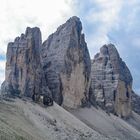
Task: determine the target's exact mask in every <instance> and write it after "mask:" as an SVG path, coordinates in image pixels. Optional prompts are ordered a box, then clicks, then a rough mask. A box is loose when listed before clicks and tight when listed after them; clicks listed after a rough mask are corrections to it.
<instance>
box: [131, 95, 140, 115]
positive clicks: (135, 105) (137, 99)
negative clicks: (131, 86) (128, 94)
mask: <svg viewBox="0 0 140 140" xmlns="http://www.w3.org/2000/svg"><path fill="white" fill-rule="evenodd" d="M132 109H133V110H134V111H135V112H136V113H138V114H139V115H140V96H139V95H137V94H136V93H135V92H132Z"/></svg>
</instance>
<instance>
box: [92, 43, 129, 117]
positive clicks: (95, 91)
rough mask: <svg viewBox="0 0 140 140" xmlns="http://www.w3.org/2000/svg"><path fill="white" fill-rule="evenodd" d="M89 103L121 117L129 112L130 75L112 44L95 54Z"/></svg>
mask: <svg viewBox="0 0 140 140" xmlns="http://www.w3.org/2000/svg"><path fill="white" fill-rule="evenodd" d="M90 88H91V92H90V100H91V103H92V102H95V101H96V103H97V104H98V105H99V106H101V107H102V108H105V109H107V111H109V112H114V113H115V114H117V115H119V116H121V117H127V116H129V115H130V114H131V93H132V76H131V73H130V71H129V69H128V68H127V66H126V64H125V63H124V62H123V61H122V59H121V58H120V56H119V53H118V51H117V50H116V48H115V46H114V45H112V44H109V45H104V46H103V47H102V48H101V49H100V53H98V54H97V55H95V58H94V60H93V61H92V69H91V87H90Z"/></svg>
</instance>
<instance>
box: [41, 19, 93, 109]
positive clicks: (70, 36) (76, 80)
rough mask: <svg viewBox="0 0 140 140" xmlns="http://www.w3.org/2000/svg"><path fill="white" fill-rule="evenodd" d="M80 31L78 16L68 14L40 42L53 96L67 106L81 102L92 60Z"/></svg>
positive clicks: (76, 105) (84, 93)
mask: <svg viewBox="0 0 140 140" xmlns="http://www.w3.org/2000/svg"><path fill="white" fill-rule="evenodd" d="M81 31H82V24H81V22H80V19H79V18H77V17H72V18H70V19H69V20H68V21H67V22H66V23H65V24H63V25H61V26H60V27H59V28H58V29H57V31H56V32H55V33H53V34H52V35H50V36H49V38H48V39H47V40H46V41H45V42H44V43H43V46H42V52H41V55H42V60H43V70H44V72H45V77H46V81H47V84H48V87H49V89H50V91H51V92H52V97H53V99H54V100H55V101H56V102H57V103H58V104H60V105H63V106H66V107H70V108H76V107H78V106H81V105H82V103H81V102H82V101H83V102H84V101H85V100H86V99H87V98H88V97H87V96H88V90H89V85H90V70H91V62H90V56H89V52H88V49H87V44H86V42H85V39H84V34H82V33H81Z"/></svg>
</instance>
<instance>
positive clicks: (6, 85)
mask: <svg viewBox="0 0 140 140" xmlns="http://www.w3.org/2000/svg"><path fill="white" fill-rule="evenodd" d="M41 45H42V39H41V32H40V29H39V28H37V27H35V28H29V27H28V28H27V29H26V32H25V34H21V36H20V37H17V38H16V39H15V41H14V42H11V43H9V44H8V48H7V58H6V60H7V62H6V75H5V77H6V78H5V81H4V82H3V84H2V87H1V90H2V91H1V92H2V94H12V95H20V96H22V95H25V96H29V97H31V96H32V95H33V94H40V93H42V92H49V90H48V88H47V87H46V83H45V81H44V80H45V77H43V76H44V74H43V70H42V66H41V59H40V47H41ZM43 86H45V90H46V91H45V90H44V88H43ZM46 94H47V93H46Z"/></svg>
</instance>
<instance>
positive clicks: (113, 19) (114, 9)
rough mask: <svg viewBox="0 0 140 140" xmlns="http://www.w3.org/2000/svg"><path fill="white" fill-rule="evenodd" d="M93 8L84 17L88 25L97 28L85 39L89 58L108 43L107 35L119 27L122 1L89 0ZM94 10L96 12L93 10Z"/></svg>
mask: <svg viewBox="0 0 140 140" xmlns="http://www.w3.org/2000/svg"><path fill="white" fill-rule="evenodd" d="M89 1H90V2H91V3H92V4H93V7H96V8H91V9H90V10H89V12H88V14H87V16H86V21H88V23H90V24H93V25H95V24H97V28H96V29H95V30H93V33H91V34H90V36H89V37H88V38H87V42H88V45H89V49H90V54H91V57H92V58H93V56H94V54H95V53H96V52H97V50H99V48H100V47H101V46H102V45H104V44H106V43H109V42H110V39H109V38H108V33H109V32H110V31H111V30H112V29H113V28H117V27H118V26H119V25H118V23H119V13H120V10H121V8H122V5H123V3H122V0H112V1H110V0H89ZM95 9H96V10H95ZM93 28H94V26H93Z"/></svg>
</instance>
